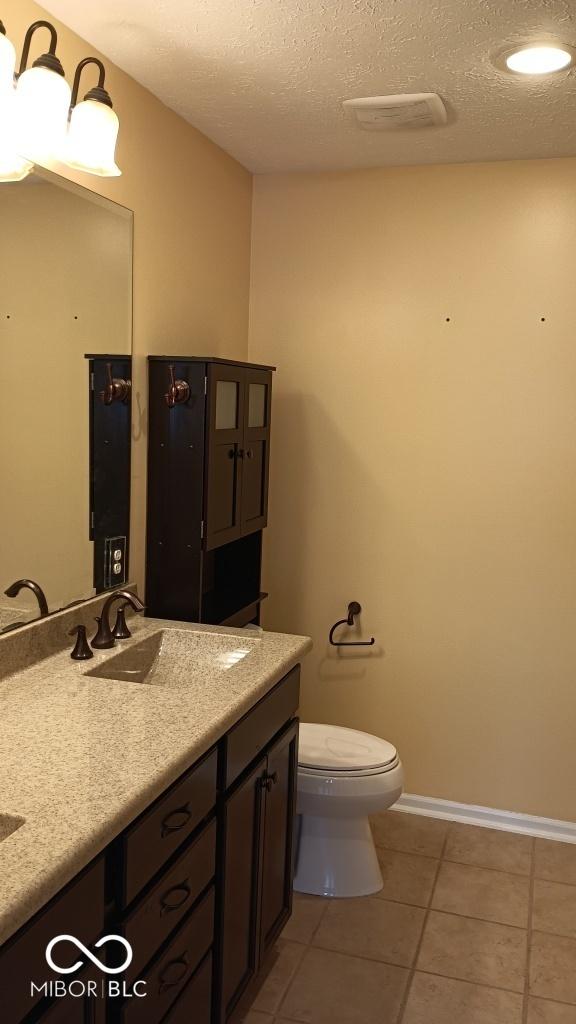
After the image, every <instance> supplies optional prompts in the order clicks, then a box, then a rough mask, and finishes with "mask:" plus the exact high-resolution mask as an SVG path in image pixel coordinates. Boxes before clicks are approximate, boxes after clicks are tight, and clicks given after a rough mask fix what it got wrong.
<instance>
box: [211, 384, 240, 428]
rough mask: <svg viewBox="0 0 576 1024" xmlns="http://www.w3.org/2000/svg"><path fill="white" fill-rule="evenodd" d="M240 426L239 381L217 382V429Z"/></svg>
mask: <svg viewBox="0 0 576 1024" xmlns="http://www.w3.org/2000/svg"><path fill="white" fill-rule="evenodd" d="M237 426H238V382H237V381H234V380H219V381H217V382H216V430H235V429H236V427H237Z"/></svg>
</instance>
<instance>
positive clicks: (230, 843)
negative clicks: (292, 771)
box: [220, 758, 266, 1020]
mask: <svg viewBox="0 0 576 1024" xmlns="http://www.w3.org/2000/svg"><path fill="white" fill-rule="evenodd" d="M265 768H266V758H261V760H260V761H258V763H257V764H256V766H255V767H254V769H253V770H252V771H251V772H250V774H249V775H248V776H247V777H246V778H245V779H244V780H243V781H242V782H241V783H240V784H239V786H238V787H237V788H236V789H235V790H232V791H231V794H230V796H229V797H228V799H227V801H226V807H225V813H224V864H223V870H224V887H223V907H222V948H221V964H222V977H221V983H220V990H221V1010H222V1019H224V1020H225V1019H227V1018H228V1016H229V1015H230V1013H231V1011H232V1009H233V1008H234V1006H235V1005H236V1003H237V1001H238V999H239V998H240V996H241V995H242V993H243V991H244V989H245V988H246V986H247V985H248V983H249V981H250V980H251V978H252V977H253V976H254V974H255V973H256V971H257V969H258V948H257V945H258V944H257V922H258V919H259V901H260V884H259V880H260V864H261V844H262V835H263V832H262V828H261V818H262V798H263V794H264V792H265V790H263V788H262V778H263V776H264V774H265Z"/></svg>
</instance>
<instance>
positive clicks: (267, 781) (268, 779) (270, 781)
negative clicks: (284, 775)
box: [260, 772, 278, 793]
mask: <svg viewBox="0 0 576 1024" xmlns="http://www.w3.org/2000/svg"><path fill="white" fill-rule="evenodd" d="M277 782H278V772H272V774H271V775H269V774H268V772H266V774H265V775H263V776H262V778H261V779H260V783H261V786H262V789H265V790H266V791H267V792H268V793H270V791H271V789H272V786H275V785H276V783H277Z"/></svg>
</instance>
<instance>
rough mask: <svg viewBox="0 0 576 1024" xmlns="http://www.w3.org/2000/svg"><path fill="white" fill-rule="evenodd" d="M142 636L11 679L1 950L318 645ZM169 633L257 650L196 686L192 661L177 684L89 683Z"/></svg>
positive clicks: (1, 765)
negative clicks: (108, 664)
mask: <svg viewBox="0 0 576 1024" xmlns="http://www.w3.org/2000/svg"><path fill="white" fill-rule="evenodd" d="M29 628H31V627H29ZM131 629H132V630H133V633H134V636H133V639H132V640H128V641H125V642H123V643H122V646H121V647H120V645H119V644H118V645H117V646H116V648H114V649H112V650H110V651H103V652H100V653H95V657H94V658H93V659H92V660H91V661H86V662H74V661H72V660H71V659H70V655H69V649H67V650H65V651H61V652H59V653H55V654H52V655H51V656H50V657H46V658H44V659H43V660H41V661H38V662H37V663H36V664H35V665H32V666H31V667H28V668H27V669H26V670H24V671H20V672H16V673H14V674H12V675H9V676H7V677H6V678H4V679H3V680H1V681H0V722H1V727H0V943H2V942H4V941H5V940H6V939H8V938H9V937H10V936H11V935H13V934H14V932H16V931H17V929H18V928H20V927H21V926H22V925H23V924H24V923H25V922H26V921H28V920H29V919H30V918H31V917H32V916H33V914H35V913H36V911H37V910H39V909H40V908H41V907H42V906H44V904H45V903H47V902H48V900H49V899H51V898H52V896H54V895H55V894H56V893H57V892H58V891H59V890H60V889H61V888H62V887H63V886H64V885H66V883H67V882H69V881H70V880H71V879H72V878H73V877H74V876H75V875H76V874H77V873H78V872H79V871H80V870H81V869H82V868H83V867H84V866H85V865H86V864H88V863H89V861H90V860H91V859H92V858H93V857H95V856H96V854H98V853H99V852H100V851H101V850H103V849H104V847H105V846H107V845H108V843H109V842H110V841H111V840H112V839H113V838H114V837H115V836H116V835H118V833H119V832H121V831H122V829H124V828H125V827H126V826H127V825H128V824H129V823H130V822H131V821H133V819H134V818H135V817H137V815H138V814H140V813H141V812H142V811H143V810H144V809H145V808H146V807H147V806H148V805H149V804H150V803H151V802H152V801H153V800H155V799H156V797H158V796H159V795H160V794H161V793H162V792H163V791H164V790H165V789H166V788H167V787H168V786H169V785H170V784H171V783H172V782H174V780H175V779H177V778H178V776H179V775H180V774H181V773H182V772H184V771H185V770H186V768H188V767H189V766H190V765H191V764H193V762H194V761H196V760H197V759H198V758H199V757H201V756H202V754H203V753H205V751H207V750H208V749H209V748H210V747H211V746H212V745H213V744H214V743H215V742H216V740H218V739H219V738H220V737H221V736H222V735H223V734H224V733H225V732H226V731H227V730H228V729H229V728H230V727H231V726H232V725H233V724H234V723H235V722H236V721H237V720H238V719H239V718H240V717H241V716H242V715H243V714H245V712H246V711H248V710H249V709H250V707H252V706H253V705H254V704H255V703H256V702H257V701H258V700H259V699H260V698H261V697H262V696H264V695H265V694H266V693H267V692H268V690H269V689H271V687H272V686H273V685H274V684H275V683H276V682H278V681H279V680H280V679H281V678H282V676H284V675H285V674H286V672H288V671H289V669H290V668H292V667H293V666H294V665H296V664H297V663H298V662H299V661H300V660H301V659H302V657H303V655H304V654H305V653H306V652H307V651H308V650H309V649H310V647H311V642H310V640H309V639H308V638H307V637H299V636H290V635H287V634H283V633H266V632H263V633H256V632H251V631H246V630H235V629H226V628H224V627H220V626H204V625H202V626H198V625H195V624H193V623H177V622H173V621H168V622H164V621H162V620H159V619H146V618H143V619H141V618H138V619H132V620H131ZM159 629H178V630H188V631H192V632H193V633H196V634H198V632H200V633H216V634H226V635H227V636H228V637H238V638H241V640H243V641H248V642H247V643H245V645H244V646H245V647H249V648H250V653H249V654H247V655H246V656H244V657H242V658H241V659H240V660H237V661H234V659H231V660H230V664H229V667H228V668H227V669H226V670H225V671H219V672H217V673H214V671H212V672H210V671H209V670H207V672H206V674H205V675H204V673H202V674H201V678H200V677H199V678H198V679H197V681H196V682H191V683H187V682H186V666H185V664H183V665H182V673H178V675H177V677H176V678H175V680H174V681H173V682H171V684H170V685H166V683H165V682H164V684H163V685H154V684H153V683H134V682H120V681H116V680H108V679H104V678H93V677H92V678H91V677H89V676H87V675H86V673H87V672H90V671H92V670H93V669H94V668H95V667H97V666H98V665H99V664H102V663H103V662H104V661H106V660H108V659H109V658H111V657H114V656H116V655H117V654H118V652H119V650H122V651H125V650H127V649H128V647H129V645H130V644H133V643H135V642H137V641H138V640H140V639H145V638H146V637H147V636H149V635H150V634H151V633H154V632H157V631H158V630H159ZM191 641H193V644H192V646H193V647H194V646H196V647H198V643H199V641H198V636H197V635H196V636H195V637H194V638H192V637H191ZM238 646H239V648H241V647H242V644H241V643H239V645H238ZM198 649H199V647H198ZM192 658H193V655H192ZM11 819H13V820H11ZM22 819H24V823H23V824H20V821H21V820H22ZM14 826H19V827H16V828H15V830H14V831H12V832H11V833H10V834H9V835H8V836H7V838H4V839H2V836H3V835H6V832H7V831H10V829H11V828H14Z"/></svg>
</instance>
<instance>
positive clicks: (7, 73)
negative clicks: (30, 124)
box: [0, 21, 32, 182]
mask: <svg viewBox="0 0 576 1024" xmlns="http://www.w3.org/2000/svg"><path fill="white" fill-rule="evenodd" d="M15 67H16V51H15V49H14V47H13V45H12V43H11V42H10V40H9V39H8V36H7V35H6V29H5V28H4V25H3V23H2V22H1V21H0V182H3V181H22V179H23V178H25V177H26V175H27V174H29V173H30V171H31V170H32V164H31V163H30V161H29V160H25V159H24V158H23V157H21V156H19V155H18V153H17V151H16V137H15V123H16V122H15V99H16V97H15V93H14V69H15Z"/></svg>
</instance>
